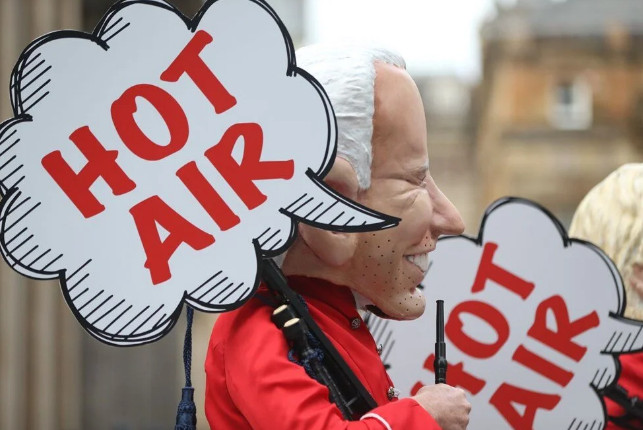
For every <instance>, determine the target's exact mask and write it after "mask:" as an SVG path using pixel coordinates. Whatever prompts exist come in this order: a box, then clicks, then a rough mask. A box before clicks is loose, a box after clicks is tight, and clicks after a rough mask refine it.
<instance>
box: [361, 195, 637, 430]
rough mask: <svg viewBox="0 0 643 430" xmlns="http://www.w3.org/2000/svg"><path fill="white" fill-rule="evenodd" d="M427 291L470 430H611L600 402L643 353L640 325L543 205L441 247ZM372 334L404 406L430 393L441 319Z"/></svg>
mask: <svg viewBox="0 0 643 430" xmlns="http://www.w3.org/2000/svg"><path fill="white" fill-rule="evenodd" d="M423 285H424V286H425V290H424V293H425V294H426V296H427V302H428V303H435V300H438V299H442V300H444V310H445V341H446V345H447V347H446V348H447V360H448V362H449V367H448V372H447V383H448V384H450V385H454V386H460V387H462V388H463V389H464V390H465V391H466V392H467V396H468V398H469V400H470V402H471V404H472V411H471V415H470V424H469V427H468V428H470V429H473V430H476V429H490V428H493V429H521V430H522V429H531V428H533V429H539V430H540V429H542V430H545V429H554V428H556V429H567V428H570V429H588V430H589V429H592V430H596V429H602V428H604V426H605V424H606V416H605V407H604V404H603V401H602V397H601V396H600V395H599V394H598V393H597V390H600V389H602V388H605V387H606V386H608V385H611V384H613V383H615V381H616V379H618V375H619V372H620V368H619V363H618V360H617V359H616V357H615V355H616V354H620V353H629V352H634V351H640V350H641V349H643V333H642V331H643V322H642V321H634V320H629V319H626V318H623V317H622V315H623V311H624V309H625V295H624V288H623V284H622V280H621V278H620V275H619V273H618V271H617V269H616V267H615V266H614V264H613V263H612V262H611V261H610V259H609V258H608V257H607V256H606V255H605V254H604V253H603V252H602V251H601V250H600V249H598V248H597V247H595V246H594V245H592V244H590V243H587V242H583V241H580V240H575V239H570V238H568V236H567V234H566V232H565V230H564V228H563V227H562V226H561V224H560V223H559V222H558V221H557V220H556V219H555V218H554V217H553V215H551V214H550V213H549V212H548V211H546V210H545V209H544V208H542V207H540V206H538V205H537V204H535V203H533V202H530V201H527V200H523V199H515V198H509V199H503V200H500V201H498V202H496V203H494V204H493V205H491V206H490V207H489V208H488V209H487V211H486V213H485V215H484V218H483V221H482V224H481V228H480V232H479V236H478V237H477V238H468V237H465V236H453V237H446V238H442V239H440V240H439V244H438V246H437V249H436V251H434V252H433V253H432V254H431V266H430V269H429V271H428V273H427V276H426V278H425V280H424V282H423ZM368 325H369V328H370V329H371V331H372V333H373V335H374V337H375V338H376V342H378V343H382V344H383V347H384V348H383V360H384V362H385V364H387V365H388V366H389V373H390V375H391V377H392V379H393V381H395V383H396V386H397V388H398V389H400V390H401V393H402V395H404V396H408V395H412V394H414V393H415V392H416V391H417V390H418V389H419V388H420V387H421V386H422V385H427V384H432V383H433V381H434V373H433V360H434V358H435V357H434V351H435V349H434V346H435V340H436V338H435V333H436V321H435V311H434V308H433V307H430V306H429V307H428V308H427V312H425V314H424V315H423V316H422V317H421V318H419V319H417V320H415V321H403V322H402V321H389V320H382V319H379V318H377V317H375V316H373V315H370V316H369V319H368Z"/></svg>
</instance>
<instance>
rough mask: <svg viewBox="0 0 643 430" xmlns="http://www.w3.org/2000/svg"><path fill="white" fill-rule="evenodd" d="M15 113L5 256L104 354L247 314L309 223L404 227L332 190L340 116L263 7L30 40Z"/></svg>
mask: <svg viewBox="0 0 643 430" xmlns="http://www.w3.org/2000/svg"><path fill="white" fill-rule="evenodd" d="M11 97H12V104H13V108H14V115H15V117H14V118H13V119H11V120H8V121H6V122H5V123H3V124H2V126H1V127H0V182H1V184H2V191H3V197H4V198H3V200H2V207H1V212H0V217H1V221H2V229H1V237H0V244H1V247H2V254H3V256H4V258H5V259H6V260H7V262H8V263H9V264H10V265H11V266H12V267H13V268H14V269H15V270H17V271H19V272H20V273H22V274H24V275H26V276H30V277H33V278H36V279H52V278H60V280H61V284H62V289H63V293H64V296H65V298H66V300H67V303H68V304H69V306H70V308H71V309H72V310H73V312H74V314H75V315H76V317H77V318H78V319H79V321H80V322H81V323H82V324H83V326H85V328H86V329H87V330H89V331H90V332H91V333H92V334H93V335H94V336H95V337H97V338H99V339H101V340H103V341H105V342H108V343H112V344H139V343H145V342H151V341H153V340H156V339H158V338H160V337H161V336H162V335H164V334H165V333H167V332H168V331H169V330H170V328H171V327H172V326H173V324H174V322H175V321H176V318H177V317H178V313H179V312H180V307H181V304H182V302H183V301H186V302H187V303H189V304H190V305H192V306H194V307H196V308H198V309H201V310H206V311H225V310H229V309H232V308H235V307H238V306H240V305H241V304H242V303H243V302H244V301H245V300H247V299H248V298H249V297H250V296H251V295H252V293H253V292H254V291H255V289H256V287H257V285H258V282H259V279H260V275H261V259H262V257H265V256H271V255H274V254H276V253H278V252H281V251H283V250H284V249H285V248H286V247H287V246H288V245H289V243H290V242H291V240H292V238H293V235H294V231H295V228H294V226H295V222H297V221H303V222H307V223H311V224H313V225H317V226H320V227H323V228H327V229H332V230H344V231H364V230H376V229H380V228H386V227H390V226H393V225H395V224H396V221H397V220H396V219H394V218H390V217H387V216H384V215H382V214H379V213H377V212H374V211H370V210H368V209H367V208H363V207H361V206H359V205H357V204H355V203H353V202H350V201H347V200H346V199H345V198H342V197H341V196H339V195H337V194H336V193H335V192H334V191H332V190H330V189H328V188H327V187H326V186H325V185H324V184H323V183H322V182H321V179H322V178H323V177H324V175H325V174H326V173H327V172H328V170H329V169H330V167H331V165H332V162H333V161H334V155H335V138H336V136H335V132H336V129H335V128H336V126H335V119H334V116H333V113H332V107H331V105H330V102H329V100H328V98H327V96H326V94H325V93H324V91H323V89H322V88H321V86H320V85H319V84H318V83H317V82H316V81H315V80H314V78H312V77H311V76H309V75H308V74H307V73H306V72H305V71H303V70H300V69H298V68H297V67H296V64H295V58H294V49H293V47H292V42H291V40H290V37H289V36H288V33H287V32H286V30H285V28H284V27H283V25H282V24H281V22H280V21H279V19H278V17H277V16H276V15H275V14H274V12H273V11H272V10H271V9H270V8H269V7H268V6H267V5H266V4H265V3H264V2H262V1H261V0H218V1H216V2H214V1H209V2H207V3H206V4H205V5H204V6H203V8H202V9H201V11H200V13H199V14H198V15H197V16H196V17H195V18H194V19H193V20H188V19H186V18H185V17H183V16H182V15H181V14H180V13H179V12H178V11H177V10H175V9H174V8H173V7H172V6H170V5H169V4H167V3H165V2H163V1H160V0H159V1H123V2H119V3H117V4H115V5H114V6H113V7H112V8H111V9H110V10H109V11H108V12H107V14H106V15H105V17H104V19H103V20H102V22H101V23H100V24H99V26H98V27H97V29H96V30H95V31H94V33H93V34H91V35H89V34H85V33H78V32H71V31H61V32H56V33H52V34H49V35H46V36H44V37H42V38H40V39H38V40H36V41H35V42H33V43H32V44H31V45H30V46H29V47H28V48H27V49H26V50H25V51H24V53H23V54H22V56H21V57H20V59H19V61H18V63H17V65H16V68H15V69H14V73H13V75H12V82H11Z"/></svg>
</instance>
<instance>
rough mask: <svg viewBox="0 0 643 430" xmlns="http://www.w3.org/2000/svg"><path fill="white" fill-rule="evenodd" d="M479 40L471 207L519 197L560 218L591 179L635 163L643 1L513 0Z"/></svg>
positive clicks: (642, 100) (642, 121) (642, 89)
mask: <svg viewBox="0 0 643 430" xmlns="http://www.w3.org/2000/svg"><path fill="white" fill-rule="evenodd" d="M481 38H482V54H483V79H482V82H481V85H480V87H479V88H478V91H477V93H476V103H475V111H474V112H475V122H476V127H475V133H476V134H475V139H476V149H477V166H478V172H479V174H480V187H481V188H480V190H481V192H480V198H479V201H478V207H479V208H480V211H482V209H484V208H485V207H486V206H487V205H488V204H489V203H491V202H492V201H493V200H495V199H496V198H498V197H501V196H505V195H517V196H521V197H527V198H530V199H533V200H535V201H537V202H539V203H541V204H543V205H545V206H546V207H547V208H549V209H550V210H552V211H553V212H554V213H555V214H556V215H557V216H559V217H560V218H561V219H562V220H563V221H564V222H568V221H569V220H570V219H571V215H572V214H573V212H574V210H575V208H576V206H577V205H578V203H579V202H580V200H581V198H582V197H583V196H584V195H585V193H586V192H587V191H588V190H589V189H590V188H591V187H592V186H593V185H594V184H596V183H597V182H598V181H600V180H601V179H603V178H604V177H605V176H607V174H608V173H609V172H611V171H612V170H614V169H615V168H616V167H617V166H619V165H621V164H623V163H626V162H632V161H640V160H641V156H642V148H643V145H642V143H643V142H642V139H643V2H641V1H640V0H609V1H606V0H567V1H562V2H561V1H557V2H553V1H549V0H517V1H516V2H515V5H513V6H511V7H507V6H500V5H498V6H497V15H496V17H495V18H493V19H492V20H490V21H488V22H486V23H485V24H484V25H483V27H482V29H481Z"/></svg>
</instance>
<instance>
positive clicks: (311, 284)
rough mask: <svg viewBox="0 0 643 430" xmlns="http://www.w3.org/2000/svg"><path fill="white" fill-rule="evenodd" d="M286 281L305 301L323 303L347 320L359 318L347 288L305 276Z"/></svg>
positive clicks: (353, 299)
mask: <svg viewBox="0 0 643 430" xmlns="http://www.w3.org/2000/svg"><path fill="white" fill-rule="evenodd" d="M287 279H288V285H289V286H290V288H292V289H293V290H295V291H296V292H297V293H299V294H301V295H302V296H304V298H305V299H306V300H314V301H317V302H322V303H325V304H326V305H328V306H330V307H332V308H333V309H336V310H337V311H339V313H341V314H342V315H343V316H344V317H346V318H347V319H348V320H353V319H354V318H357V317H359V313H358V312H357V309H356V306H355V297H354V296H353V292H352V291H351V289H350V288H349V287H347V286H345V285H336V284H333V283H332V282H330V281H327V280H325V279H319V278H309V277H307V276H288V277H287ZM262 288H265V286H262Z"/></svg>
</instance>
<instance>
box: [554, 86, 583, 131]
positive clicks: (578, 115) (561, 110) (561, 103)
mask: <svg viewBox="0 0 643 430" xmlns="http://www.w3.org/2000/svg"><path fill="white" fill-rule="evenodd" d="M550 119H551V122H552V125H553V126H554V127H556V128H558V129H561V130H584V129H587V128H589V127H590V126H591V125H592V90H591V88H590V86H589V85H588V84H587V82H585V80H583V79H575V80H566V81H559V82H558V83H557V84H556V85H555V86H554V91H553V94H552V103H551V109H550Z"/></svg>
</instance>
